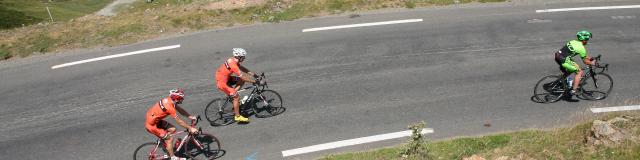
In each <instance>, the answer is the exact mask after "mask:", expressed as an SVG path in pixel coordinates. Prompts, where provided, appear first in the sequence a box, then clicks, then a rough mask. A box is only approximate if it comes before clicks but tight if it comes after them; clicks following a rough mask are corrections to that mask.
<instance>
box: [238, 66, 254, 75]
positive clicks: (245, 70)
mask: <svg viewBox="0 0 640 160" xmlns="http://www.w3.org/2000/svg"><path fill="white" fill-rule="evenodd" d="M238 68H240V70H241V71H242V72H245V73H248V74H250V75H251V76H255V75H256V74H255V73H253V72H251V71H250V70H249V69H247V68H245V67H244V66H242V65H238Z"/></svg>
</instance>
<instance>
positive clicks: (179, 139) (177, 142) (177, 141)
mask: <svg viewBox="0 0 640 160" xmlns="http://www.w3.org/2000/svg"><path fill="white" fill-rule="evenodd" d="M181 141H182V139H181V138H178V140H176V145H173V148H174V149H175V148H176V147H178V145H180V142H181Z"/></svg>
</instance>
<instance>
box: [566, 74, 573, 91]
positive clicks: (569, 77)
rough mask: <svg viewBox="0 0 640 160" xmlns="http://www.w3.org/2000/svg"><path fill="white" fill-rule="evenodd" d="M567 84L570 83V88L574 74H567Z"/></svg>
mask: <svg viewBox="0 0 640 160" xmlns="http://www.w3.org/2000/svg"><path fill="white" fill-rule="evenodd" d="M567 84H569V88H571V86H572V85H573V76H571V75H569V76H567Z"/></svg>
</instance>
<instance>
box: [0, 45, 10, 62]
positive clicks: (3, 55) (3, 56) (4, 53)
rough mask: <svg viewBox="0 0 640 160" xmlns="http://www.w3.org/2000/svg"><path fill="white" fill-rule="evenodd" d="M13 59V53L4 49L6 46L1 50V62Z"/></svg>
mask: <svg viewBox="0 0 640 160" xmlns="http://www.w3.org/2000/svg"><path fill="white" fill-rule="evenodd" d="M9 58H11V52H9V51H8V50H5V49H4V45H2V47H1V48H0V60H5V59H9Z"/></svg>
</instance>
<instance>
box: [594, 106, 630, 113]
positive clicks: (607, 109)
mask: <svg viewBox="0 0 640 160" xmlns="http://www.w3.org/2000/svg"><path fill="white" fill-rule="evenodd" d="M631 110H640V105H636V106H618V107H602V108H591V112H593V113H602V112H616V111H631Z"/></svg>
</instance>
